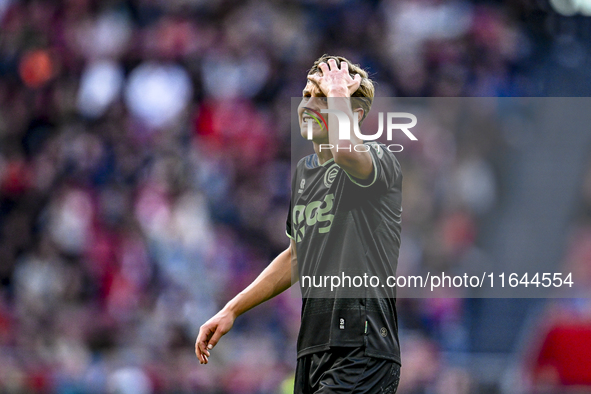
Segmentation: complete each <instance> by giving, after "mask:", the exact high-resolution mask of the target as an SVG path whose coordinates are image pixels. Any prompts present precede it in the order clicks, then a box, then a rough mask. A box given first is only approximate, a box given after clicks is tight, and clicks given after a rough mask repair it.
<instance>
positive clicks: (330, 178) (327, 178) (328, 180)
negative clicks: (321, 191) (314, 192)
mask: <svg viewBox="0 0 591 394" xmlns="http://www.w3.org/2000/svg"><path fill="white" fill-rule="evenodd" d="M339 168H340V167H339V165H338V164H336V163H335V164H333V165H332V166H330V168H329V169H328V170H327V171H326V173H325V174H324V186H326V187H330V185H332V183H333V182H334V180H335V179H336V177H337V174H338V173H339Z"/></svg>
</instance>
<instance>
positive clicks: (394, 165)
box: [345, 142, 402, 189]
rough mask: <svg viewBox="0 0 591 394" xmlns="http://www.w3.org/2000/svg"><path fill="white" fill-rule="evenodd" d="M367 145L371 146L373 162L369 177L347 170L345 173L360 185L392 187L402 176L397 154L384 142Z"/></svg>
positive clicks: (366, 186)
mask: <svg viewBox="0 0 591 394" xmlns="http://www.w3.org/2000/svg"><path fill="white" fill-rule="evenodd" d="M365 145H366V146H368V147H369V154H370V155H371V160H372V162H373V166H372V167H373V168H372V171H371V174H370V175H369V177H368V178H367V179H358V178H355V177H353V176H351V175H349V174H348V173H347V172H345V173H346V174H347V176H348V177H349V179H350V180H351V182H353V183H354V184H356V185H357V186H359V187H363V188H370V187H374V186H378V185H381V186H382V187H385V188H386V189H389V188H391V187H392V186H393V185H394V184H395V183H396V182H397V180H398V179H399V178H400V177H401V176H402V172H401V169H400V163H398V160H397V159H396V156H394V154H393V153H392V152H390V151H389V150H388V149H387V147H386V146H385V145H383V144H379V143H376V142H368V143H366V144H365Z"/></svg>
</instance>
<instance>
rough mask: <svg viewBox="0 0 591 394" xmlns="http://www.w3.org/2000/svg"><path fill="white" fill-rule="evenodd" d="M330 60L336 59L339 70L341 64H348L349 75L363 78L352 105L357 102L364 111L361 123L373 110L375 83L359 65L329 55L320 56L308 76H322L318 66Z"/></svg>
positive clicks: (353, 95)
mask: <svg viewBox="0 0 591 394" xmlns="http://www.w3.org/2000/svg"><path fill="white" fill-rule="evenodd" d="M329 59H334V60H335V61H336V62H337V66H338V67H339V68H340V67H341V62H346V63H347V64H348V65H349V75H351V77H355V74H359V75H360V76H361V84H360V85H359V88H358V89H357V90H356V91H355V92H354V93H353V94H352V95H351V97H355V98H357V99H356V100H353V101H352V103H351V105H353V104H354V102H355V103H356V104H357V105H358V106H359V107H360V108H361V109H363V118H361V120H360V123H361V121H362V120H363V119H365V117H366V116H367V114H368V112H369V110H370V109H371V105H372V104H373V98H374V95H375V87H374V85H373V81H372V80H371V79H370V78H369V76H368V74H367V71H365V70H364V69H362V68H361V66H359V65H358V64H353V63H351V62H350V61H349V60H348V59H346V58H344V57H342V56H331V55H327V54H324V55H322V56H320V57H319V58H318V59H317V60H316V61H315V62H314V65H313V66H312V68H311V69H310V70H309V71H308V75H311V74H316V73H318V74H320V75H322V70H321V69H320V68H319V67H318V66H319V65H320V63H327V62H328V60H329Z"/></svg>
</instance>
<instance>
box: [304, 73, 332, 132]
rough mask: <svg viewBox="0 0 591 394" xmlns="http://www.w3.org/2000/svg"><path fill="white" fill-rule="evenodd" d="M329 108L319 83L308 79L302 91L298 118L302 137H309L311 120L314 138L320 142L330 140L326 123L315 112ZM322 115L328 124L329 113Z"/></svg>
mask: <svg viewBox="0 0 591 394" xmlns="http://www.w3.org/2000/svg"><path fill="white" fill-rule="evenodd" d="M327 108H328V104H327V102H326V96H325V95H324V93H322V91H321V90H320V88H319V87H318V85H316V84H315V83H314V82H312V81H310V80H308V83H307V84H306V87H305V88H304V90H303V91H302V101H301V102H300V105H299V107H298V119H299V123H300V133H301V135H302V137H304V138H308V122H311V123H312V140H313V141H314V142H316V143H319V144H320V143H327V142H328V130H327V129H326V126H325V123H324V122H323V121H322V119H321V118H320V117H319V116H318V115H317V114H315V113H314V112H313V111H316V112H318V113H320V110H321V109H327ZM322 117H323V118H324V120H325V121H326V125H328V116H327V114H322ZM317 120H318V121H317ZM318 123H320V124H318Z"/></svg>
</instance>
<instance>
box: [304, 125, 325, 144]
mask: <svg viewBox="0 0 591 394" xmlns="http://www.w3.org/2000/svg"><path fill="white" fill-rule="evenodd" d="M300 135H301V136H302V138H303V139H305V140H307V139H308V126H301V127H300ZM327 138H328V133H327V131H326V130H324V129H320V128H319V127H318V126H315V127H313V128H312V141H314V142H316V141H323V140H326V139H327Z"/></svg>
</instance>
